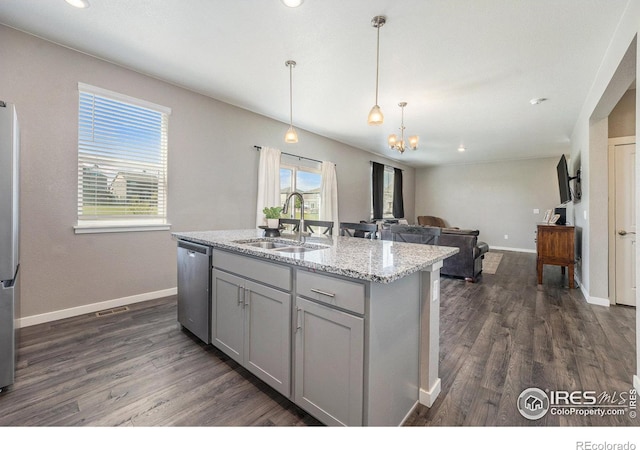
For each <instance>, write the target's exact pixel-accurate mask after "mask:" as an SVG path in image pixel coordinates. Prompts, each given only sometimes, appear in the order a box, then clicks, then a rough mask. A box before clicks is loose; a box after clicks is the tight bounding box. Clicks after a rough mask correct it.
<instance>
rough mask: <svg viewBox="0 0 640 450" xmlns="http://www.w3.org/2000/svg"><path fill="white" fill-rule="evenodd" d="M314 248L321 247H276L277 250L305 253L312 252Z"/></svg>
mask: <svg viewBox="0 0 640 450" xmlns="http://www.w3.org/2000/svg"><path fill="white" fill-rule="evenodd" d="M314 250H321V249H320V248H309V247H301V246H295V247H282V248H276V249H275V251H277V252H282V253H304V252H312V251H314Z"/></svg>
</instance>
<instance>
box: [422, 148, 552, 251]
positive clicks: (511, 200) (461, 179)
mask: <svg viewBox="0 0 640 450" xmlns="http://www.w3.org/2000/svg"><path fill="white" fill-rule="evenodd" d="M558 159H559V158H555V157H554V158H540V159H527V160H517V161H501V162H491V163H480V164H468V165H449V166H437V167H428V168H423V169H419V170H417V172H416V216H438V217H442V218H443V219H444V220H445V221H446V222H447V225H449V226H454V227H460V228H471V229H477V230H480V237H479V239H481V240H483V241H485V242H486V243H488V244H489V246H490V247H493V248H496V247H499V248H504V249H514V250H525V251H535V248H536V247H535V231H536V224H537V223H538V222H541V221H542V219H543V218H544V213H545V210H547V209H552V208H554V207H555V206H558V203H559V201H560V194H559V192H558V178H557V174H556V165H557V163H558ZM534 209H539V210H540V212H539V213H538V214H534V212H533V210H534ZM504 235H508V236H509V238H508V239H505V238H504Z"/></svg>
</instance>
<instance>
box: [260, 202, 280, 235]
mask: <svg viewBox="0 0 640 450" xmlns="http://www.w3.org/2000/svg"><path fill="white" fill-rule="evenodd" d="M262 212H263V214H264V216H265V217H266V218H267V228H271V229H274V230H277V229H278V228H279V227H280V212H282V207H281V206H271V207H268V206H266V207H265V208H264V209H263V210H262Z"/></svg>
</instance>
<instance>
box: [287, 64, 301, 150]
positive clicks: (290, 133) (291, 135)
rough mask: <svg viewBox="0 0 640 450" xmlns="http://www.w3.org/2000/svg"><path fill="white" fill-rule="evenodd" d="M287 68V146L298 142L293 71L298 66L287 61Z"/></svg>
mask: <svg viewBox="0 0 640 450" xmlns="http://www.w3.org/2000/svg"><path fill="white" fill-rule="evenodd" d="M284 65H285V66H287V67H288V68H289V129H288V130H287V132H286V133H285V135H284V141H285V142H286V143H287V144H295V143H296V142H298V133H296V130H295V129H294V128H293V75H292V70H293V68H294V67H295V66H296V62H295V61H291V60H289V61H286V62H285V63H284Z"/></svg>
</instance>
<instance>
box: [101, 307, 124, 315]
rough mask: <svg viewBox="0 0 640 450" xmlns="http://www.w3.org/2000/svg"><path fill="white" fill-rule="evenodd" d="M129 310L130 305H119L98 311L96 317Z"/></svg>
mask: <svg viewBox="0 0 640 450" xmlns="http://www.w3.org/2000/svg"><path fill="white" fill-rule="evenodd" d="M125 311H129V307H128V306H118V307H117V308H111V309H105V310H104V311H98V312H97V313H96V317H104V316H110V315H111V314H118V313H121V312H125Z"/></svg>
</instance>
